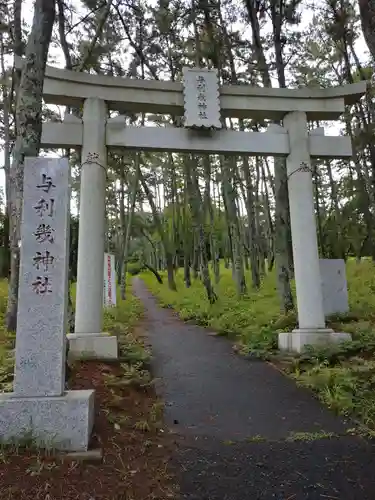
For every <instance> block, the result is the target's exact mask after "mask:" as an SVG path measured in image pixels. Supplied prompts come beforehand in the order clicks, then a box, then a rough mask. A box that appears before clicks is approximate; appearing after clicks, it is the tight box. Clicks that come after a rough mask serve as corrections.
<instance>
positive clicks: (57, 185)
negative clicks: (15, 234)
mask: <svg viewBox="0 0 375 500" xmlns="http://www.w3.org/2000/svg"><path fill="white" fill-rule="evenodd" d="M69 202H70V189H69V164H68V160H67V159H59V158H27V159H26V162H25V177H24V202H23V218H22V230H21V268H20V287H19V303H18V320H17V321H18V324H17V339H16V366H15V380H14V393H15V395H16V396H17V397H21V396H27V397H32V396H61V395H62V393H63V391H64V382H65V342H66V336H65V333H66V319H67V286H68V280H67V278H68V273H67V270H68V259H69V251H68V245H69Z"/></svg>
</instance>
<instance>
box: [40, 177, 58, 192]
mask: <svg viewBox="0 0 375 500" xmlns="http://www.w3.org/2000/svg"><path fill="white" fill-rule="evenodd" d="M51 187H53V188H54V187H56V186H55V184H53V182H52V177H50V176H49V175H46V174H42V183H41V184H38V185H37V188H39V189H43V191H44V192H45V193H48V192H49V190H50V189H51Z"/></svg>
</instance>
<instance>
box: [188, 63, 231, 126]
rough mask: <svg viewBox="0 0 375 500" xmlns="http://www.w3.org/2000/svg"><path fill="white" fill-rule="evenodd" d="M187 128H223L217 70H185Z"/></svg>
mask: <svg viewBox="0 0 375 500" xmlns="http://www.w3.org/2000/svg"><path fill="white" fill-rule="evenodd" d="M183 86H184V105H185V127H188V128H215V129H220V128H221V127H222V125H221V121H220V100H219V82H218V75H217V71H216V70H208V69H197V68H183Z"/></svg>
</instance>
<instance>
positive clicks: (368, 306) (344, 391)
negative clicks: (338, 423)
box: [142, 259, 375, 429]
mask: <svg viewBox="0 0 375 500" xmlns="http://www.w3.org/2000/svg"><path fill="white" fill-rule="evenodd" d="M161 274H162V276H163V278H165V274H163V273H161ZM142 278H143V279H144V281H145V282H146V284H147V286H148V287H149V288H150V290H151V291H152V292H153V293H154V294H155V295H156V296H157V298H158V300H159V301H160V304H161V305H162V306H163V307H172V308H173V309H175V310H176V311H177V312H178V313H179V315H180V317H181V319H183V320H185V321H188V320H193V321H194V322H196V323H197V324H199V325H202V326H205V327H208V328H211V329H213V330H215V331H217V332H218V333H220V334H223V335H227V336H229V337H230V338H232V339H235V340H236V342H237V343H238V347H239V349H238V350H239V352H240V353H242V354H251V355H252V356H257V357H261V358H264V359H270V360H272V361H273V362H274V363H276V364H277V365H278V366H279V367H280V368H281V369H283V370H284V371H285V372H287V373H288V374H289V375H290V376H292V377H293V378H294V379H295V380H296V381H297V383H298V384H300V385H302V386H304V387H308V388H309V389H311V390H313V391H314V392H315V393H316V394H317V396H318V397H319V398H320V399H321V400H322V401H323V402H324V403H325V404H326V405H327V406H329V407H330V408H331V409H333V410H334V411H336V412H337V413H340V414H344V415H355V416H356V417H358V418H359V419H360V420H361V421H362V422H363V423H364V424H365V425H366V426H368V427H370V428H371V429H374V428H375V293H374V292H375V265H374V264H373V263H372V262H371V260H368V259H364V260H363V261H362V262H360V263H356V262H355V261H354V260H349V261H348V263H347V280H348V288H349V304H350V313H347V314H344V315H333V316H331V317H330V318H328V321H327V323H328V326H330V327H331V328H333V329H334V330H335V331H343V332H348V333H351V334H352V337H353V341H352V342H350V343H344V344H340V345H332V346H329V347H326V348H322V349H317V348H309V349H308V350H307V351H306V352H305V353H304V354H303V355H290V354H289V355H288V354H284V353H279V352H278V351H277V335H278V333H279V332H282V331H291V330H292V329H293V328H295V327H296V326H297V316H296V313H295V312H292V313H290V314H288V315H283V314H281V313H280V305H279V299H278V294H277V289H276V277H275V274H274V273H271V274H269V275H268V276H266V278H265V279H264V280H263V283H262V286H261V289H260V290H259V291H253V290H250V291H249V293H248V295H247V296H245V297H243V298H241V299H238V297H237V295H236V290H235V286H234V283H233V280H232V273H231V270H229V269H224V268H222V269H221V279H220V283H219V284H218V285H216V286H215V290H216V291H217V293H218V296H219V299H218V301H217V302H216V303H215V304H213V305H210V304H209V303H208V301H207V298H206V294H205V290H204V288H203V285H202V283H201V282H200V281H199V280H196V281H194V282H193V283H192V286H191V288H189V289H186V287H185V285H184V282H183V273H182V270H179V271H178V272H177V274H176V284H177V289H178V291H177V292H173V291H171V290H169V289H168V285H167V280H166V279H164V284H163V285H160V284H159V283H157V281H156V280H155V278H154V277H153V276H152V275H151V274H150V273H143V274H142ZM248 283H249V284H250V273H248Z"/></svg>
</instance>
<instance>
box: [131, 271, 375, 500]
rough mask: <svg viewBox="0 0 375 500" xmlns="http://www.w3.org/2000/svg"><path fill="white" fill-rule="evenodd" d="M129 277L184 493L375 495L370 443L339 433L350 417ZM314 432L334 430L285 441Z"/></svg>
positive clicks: (204, 496)
mask: <svg viewBox="0 0 375 500" xmlns="http://www.w3.org/2000/svg"><path fill="white" fill-rule="evenodd" d="M133 286H134V291H135V293H136V294H137V295H138V296H139V297H140V298H141V299H142V301H143V302H144V305H145V307H146V322H145V326H146V329H147V334H148V337H149V340H150V343H151V345H152V351H153V359H154V361H153V369H154V374H155V376H156V377H158V378H159V379H160V384H159V387H158V390H159V391H160V393H161V395H162V397H163V399H164V401H165V403H166V411H165V418H166V423H167V425H169V427H170V428H171V429H172V430H173V431H174V432H176V435H177V436H178V442H179V446H178V451H177V453H176V456H175V457H174V463H175V464H176V465H178V469H179V473H180V486H181V497H182V498H185V499H189V500H247V499H248V500H258V499H259V500H261V499H262V500H263V499H266V500H268V499H277V500H305V499H308V500H310V499H311V500H315V499H322V500H357V499H358V500H367V499H369V500H370V499H371V500H373V499H375V447H374V446H373V445H372V444H370V443H368V442H366V441H364V440H362V439H361V438H358V437H351V436H348V435H347V429H349V428H351V427H353V423H351V422H350V421H348V422H346V421H345V420H343V419H339V418H338V417H336V416H334V415H333V414H332V413H331V412H329V411H328V410H327V409H325V408H323V407H322V406H321V405H320V403H319V402H318V401H317V400H315V399H314V398H313V396H312V395H310V393H309V392H308V391H306V390H304V389H301V388H298V387H297V386H296V385H295V383H294V382H293V381H292V380H289V379H288V378H286V377H285V376H283V375H281V374H280V373H279V372H278V371H277V370H275V369H274V368H273V367H272V366H270V365H269V364H267V363H264V362H261V361H257V360H254V361H248V360H245V359H243V358H241V357H239V356H237V355H236V354H234V353H233V351H232V347H231V344H230V342H228V341H227V340H226V339H223V338H220V337H216V338H214V337H212V336H210V335H208V332H207V330H205V329H203V328H201V327H199V326H194V325H191V324H186V323H183V322H182V321H180V320H179V319H178V318H177V317H176V315H175V314H174V313H173V312H172V311H170V310H167V309H162V308H160V307H158V306H157V304H156V301H155V299H154V298H153V297H152V295H151V294H150V293H149V292H148V291H147V290H146V288H145V286H144V284H143V282H142V281H141V280H140V279H138V278H137V279H135V280H134V285H133ZM317 432H324V433H334V434H335V435H336V436H337V437H335V438H332V439H315V440H313V441H312V442H306V441H303V442H301V441H290V438H293V436H296V433H317ZM310 435H311V434H310Z"/></svg>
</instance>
